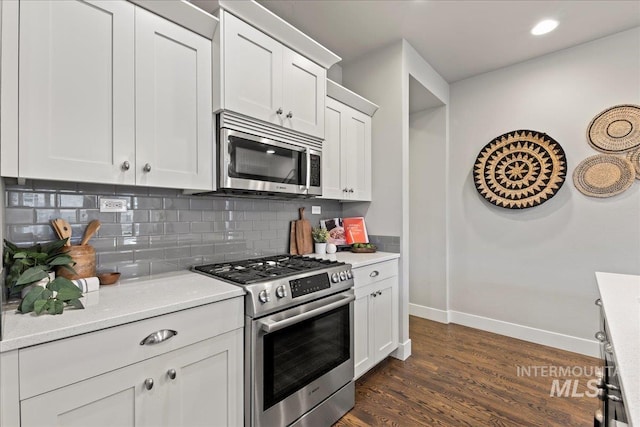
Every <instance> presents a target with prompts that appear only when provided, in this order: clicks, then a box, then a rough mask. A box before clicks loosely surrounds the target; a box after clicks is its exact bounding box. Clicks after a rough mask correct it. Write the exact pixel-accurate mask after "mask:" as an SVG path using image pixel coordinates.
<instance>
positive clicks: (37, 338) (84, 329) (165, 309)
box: [0, 272, 245, 353]
mask: <svg viewBox="0 0 640 427" xmlns="http://www.w3.org/2000/svg"><path fill="white" fill-rule="evenodd" d="M182 275H185V276H182ZM189 275H194V276H189ZM181 277H186V278H193V277H198V278H204V279H206V280H202V279H200V284H199V285H198V286H199V287H203V288H208V287H209V286H211V288H210V289H206V290H207V293H206V294H204V295H203V296H198V295H189V296H187V297H184V298H182V299H181V295H180V294H179V293H178V292H176V294H175V300H171V301H168V302H164V303H158V304H157V305H153V306H151V307H146V308H142V309H139V310H136V309H131V310H129V311H122V312H120V313H116V314H114V315H113V316H111V317H108V316H106V315H105V316H103V317H100V318H92V319H89V320H83V319H82V317H79V318H78V319H74V321H72V322H69V323H68V324H66V325H63V326H60V327H53V328H50V329H45V330H43V331H41V332H36V333H26V332H28V329H27V330H26V332H25V334H22V335H21V334H20V333H18V334H17V336H11V334H9V336H6V334H5V337H4V338H5V339H4V340H3V341H0V353H4V352H9V351H12V350H19V349H21V348H25V347H31V346H34V345H39V344H44V343H47V342H51V341H57V340H61V339H65V338H69V337H73V336H76V335H82V334H86V333H91V332H95V331H99V330H102V329H107V328H112V327H115V326H120V325H124V324H127V323H132V322H136V321H140V320H144V319H148V318H152V317H157V316H162V315H165V314H169V313H174V312H178V311H182V310H187V309H190V308H194V307H199V306H202V305H207V304H212V303H216V302H220V301H224V300H228V299H232V298H237V297H241V296H243V295H244V293H245V292H244V290H243V289H242V288H240V287H238V286H234V285H230V284H227V283H224V282H220V281H218V280H216V279H212V278H209V277H206V276H202V275H199V274H197V273H192V272H183V273H179V274H175V273H174V274H168V275H166V276H165V275H159V276H157V277H153V278H149V279H142V280H139V279H135V280H131V281H130V282H125V283H126V285H124V286H123V287H122V289H124V290H125V291H130V290H131V289H135V288H131V287H135V286H138V285H146V286H149V284H151V282H152V281H155V282H158V283H161V281H162V280H164V279H165V278H166V279H169V280H176V279H180V278H181ZM208 281H210V282H211V283H208ZM125 286H126V287H125ZM218 288H219V290H218ZM105 291H106V292H111V293H114V292H116V293H117V292H118V291H117V290H116V289H114V288H109V289H108V290H105ZM173 297H174V296H173V295H171V296H170V297H169V298H168V299H172V298H173ZM71 310H74V311H75V309H71ZM78 311H79V312H80V311H81V310H78ZM65 313H66V311H65ZM65 313H63V314H61V315H59V316H65ZM2 314H3V315H5V316H6V317H5V319H4V320H5V321H6V320H7V319H8V318H10V317H11V316H15V318H14V319H13V320H14V322H13V323H14V325H12V326H16V327H17V328H19V327H20V326H21V325H22V324H24V321H26V320H28V318H29V317H35V315H34V314H33V313H31V314H17V313H12V312H5V313H2ZM23 316H29V317H26V318H23ZM41 316H50V315H48V314H43V315H41ZM67 316H68V315H67ZM34 320H35V319H34ZM7 323H9V322H5V324H4V325H3V326H7ZM31 326H32V325H31Z"/></svg>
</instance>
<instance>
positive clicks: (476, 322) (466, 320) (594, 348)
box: [409, 304, 600, 358]
mask: <svg viewBox="0 0 640 427" xmlns="http://www.w3.org/2000/svg"><path fill="white" fill-rule="evenodd" d="M409 314H410V315H413V316H418V317H421V318H423V319H429V320H433V321H436V322H440V323H456V324H458V325H463V326H468V327H470V328H475V329H481V330H483V331H487V332H493V333H494V334H499V335H505V336H507V337H511V338H517V339H521V340H524V341H529V342H533V343H536V344H541V345H546V346H549V347H554V348H559V349H561V350H566V351H571V352H574V353H579V354H584V355H586V356H591V357H597V358H599V357H600V344H599V343H598V342H597V341H593V340H587V339H584V338H578V337H574V336H571V335H564V334H559V333H557V332H551V331H545V330H543V329H537V328H532V327H530V326H524V325H518V324H516V323H510V322H505V321H502V320H496V319H491V318H488V317H482V316H476V315H474V314H469V313H463V312H460V311H453V310H449V311H444V310H439V309H435V308H431V307H425V306H421V305H417V304H409Z"/></svg>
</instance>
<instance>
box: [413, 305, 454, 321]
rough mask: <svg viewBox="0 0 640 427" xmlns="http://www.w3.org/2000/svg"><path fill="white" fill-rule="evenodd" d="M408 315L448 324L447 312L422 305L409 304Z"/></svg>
mask: <svg viewBox="0 0 640 427" xmlns="http://www.w3.org/2000/svg"><path fill="white" fill-rule="evenodd" d="M409 314H410V315H411V316H418V317H421V318H423V319H428V320H433V321H434V322H439V323H449V312H448V311H446V310H440V309H437V308H431V307H426V306H424V305H418V304H411V303H410V304H409Z"/></svg>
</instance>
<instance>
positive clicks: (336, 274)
mask: <svg viewBox="0 0 640 427" xmlns="http://www.w3.org/2000/svg"><path fill="white" fill-rule="evenodd" d="M331 281H332V282H333V283H338V282H339V281H340V277H338V273H333V274H331Z"/></svg>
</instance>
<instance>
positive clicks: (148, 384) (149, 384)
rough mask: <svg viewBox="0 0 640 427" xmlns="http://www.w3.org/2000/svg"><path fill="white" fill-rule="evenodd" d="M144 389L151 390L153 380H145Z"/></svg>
mask: <svg viewBox="0 0 640 427" xmlns="http://www.w3.org/2000/svg"><path fill="white" fill-rule="evenodd" d="M144 388H146V389H147V390H151V389H152V388H153V378H147V379H146V380H144Z"/></svg>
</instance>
